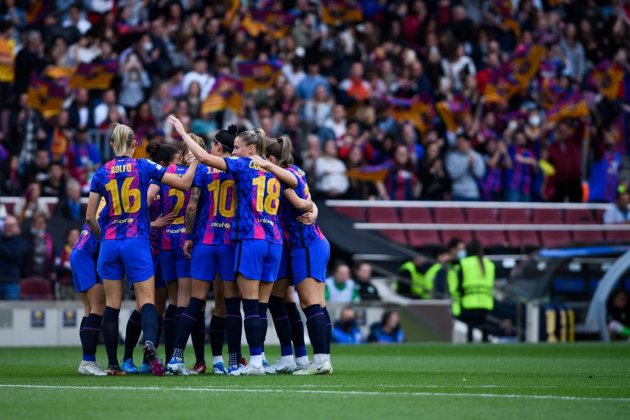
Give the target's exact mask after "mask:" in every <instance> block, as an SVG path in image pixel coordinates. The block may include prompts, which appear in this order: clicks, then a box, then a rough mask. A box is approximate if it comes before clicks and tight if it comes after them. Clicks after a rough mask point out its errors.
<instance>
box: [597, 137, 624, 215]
mask: <svg viewBox="0 0 630 420" xmlns="http://www.w3.org/2000/svg"><path fill="white" fill-rule="evenodd" d="M598 131H600V132H601V131H603V133H596V137H595V141H594V144H593V149H594V150H593V161H592V162H591V168H590V177H589V181H588V185H589V201H591V202H604V203H610V202H612V201H614V200H615V198H616V197H615V196H616V192H617V187H618V185H619V173H620V172H621V167H622V164H623V162H622V157H621V153H620V152H619V151H618V150H615V147H616V146H617V143H618V141H617V137H618V132H617V131H616V130H613V129H608V130H598Z"/></svg>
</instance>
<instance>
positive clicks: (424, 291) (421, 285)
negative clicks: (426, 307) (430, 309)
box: [400, 261, 433, 299]
mask: <svg viewBox="0 0 630 420" xmlns="http://www.w3.org/2000/svg"><path fill="white" fill-rule="evenodd" d="M400 271H409V276H410V277H411V293H413V294H414V295H417V296H418V297H420V298H421V299H428V298H430V297H431V291H432V289H433V282H431V285H430V288H429V287H427V286H428V285H427V283H426V280H425V279H426V277H425V276H423V275H422V274H421V273H419V272H418V269H417V268H416V265H415V264H414V263H413V261H407V262H406V263H404V264H403V265H401V266H400Z"/></svg>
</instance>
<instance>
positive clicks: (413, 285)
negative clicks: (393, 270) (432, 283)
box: [396, 254, 431, 299]
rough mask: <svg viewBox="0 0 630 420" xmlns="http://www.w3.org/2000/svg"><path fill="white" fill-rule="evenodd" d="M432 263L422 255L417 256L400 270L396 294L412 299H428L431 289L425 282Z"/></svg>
mask: <svg viewBox="0 0 630 420" xmlns="http://www.w3.org/2000/svg"><path fill="white" fill-rule="evenodd" d="M429 266H430V263H429V260H428V258H427V257H425V256H424V255H422V254H417V255H415V256H414V257H413V258H412V259H411V260H409V261H407V262H405V263H404V264H403V265H401V266H400V268H399V269H398V273H399V275H400V279H399V280H398V281H397V282H396V293H398V294H399V295H401V296H405V297H408V298H411V299H428V298H429V297H430V296H431V290H430V287H429V286H428V285H427V284H426V282H425V276H424V273H425V272H426V270H427V269H428V268H429Z"/></svg>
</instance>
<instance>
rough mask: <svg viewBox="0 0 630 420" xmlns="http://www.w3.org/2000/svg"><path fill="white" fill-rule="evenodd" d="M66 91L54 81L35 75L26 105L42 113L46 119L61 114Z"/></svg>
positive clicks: (32, 78)
mask: <svg viewBox="0 0 630 420" xmlns="http://www.w3.org/2000/svg"><path fill="white" fill-rule="evenodd" d="M65 97H66V89H65V88H64V87H63V86H60V85H58V84H56V83H55V82H53V81H50V80H45V79H42V78H41V77H39V76H37V75H35V74H33V76H31V80H30V82H29V86H28V92H27V99H26V105H27V106H29V107H30V108H33V109H36V110H37V111H39V112H41V113H42V115H43V116H44V118H50V117H54V116H55V115H59V114H60V113H61V109H62V108H63V101H64V99H65Z"/></svg>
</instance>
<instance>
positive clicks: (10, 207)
mask: <svg viewBox="0 0 630 420" xmlns="http://www.w3.org/2000/svg"><path fill="white" fill-rule="evenodd" d="M4 208H5V210H6V211H7V214H12V215H15V202H13V201H8V202H6V203H4Z"/></svg>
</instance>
